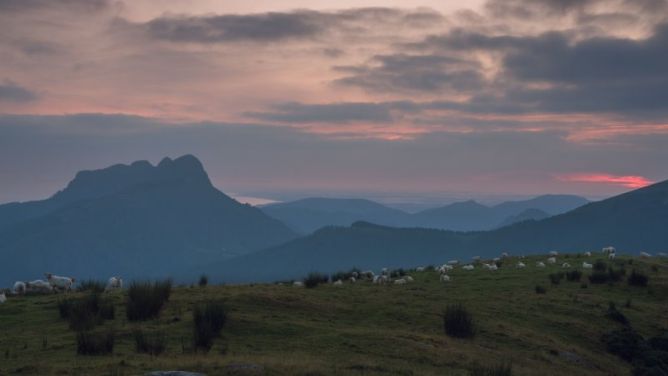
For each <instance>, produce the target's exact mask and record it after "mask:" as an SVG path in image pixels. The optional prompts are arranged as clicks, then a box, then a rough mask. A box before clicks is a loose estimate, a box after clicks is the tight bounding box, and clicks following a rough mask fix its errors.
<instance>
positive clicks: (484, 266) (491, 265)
mask: <svg viewBox="0 0 668 376" xmlns="http://www.w3.org/2000/svg"><path fill="white" fill-rule="evenodd" d="M482 267H483V268H485V269H487V270H498V269H499V267H498V266H496V264H482Z"/></svg>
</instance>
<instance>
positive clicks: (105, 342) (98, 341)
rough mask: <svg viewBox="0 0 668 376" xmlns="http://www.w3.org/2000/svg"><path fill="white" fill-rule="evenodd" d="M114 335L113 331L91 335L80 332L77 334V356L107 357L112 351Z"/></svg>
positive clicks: (87, 332) (86, 332) (90, 333)
mask: <svg viewBox="0 0 668 376" xmlns="http://www.w3.org/2000/svg"><path fill="white" fill-rule="evenodd" d="M115 340H116V335H115V333H114V332H113V331H107V332H105V333H92V332H89V331H80V332H78V333H77V354H79V355H107V354H111V353H112V352H113V351H114V342H115Z"/></svg>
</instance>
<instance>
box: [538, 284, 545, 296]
mask: <svg viewBox="0 0 668 376" xmlns="http://www.w3.org/2000/svg"><path fill="white" fill-rule="evenodd" d="M546 292H547V289H545V287H543V286H541V285H536V294H545V293H546Z"/></svg>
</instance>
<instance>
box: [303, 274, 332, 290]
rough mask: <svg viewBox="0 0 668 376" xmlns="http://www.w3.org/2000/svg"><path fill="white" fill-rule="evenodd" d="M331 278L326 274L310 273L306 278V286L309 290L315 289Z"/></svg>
mask: <svg viewBox="0 0 668 376" xmlns="http://www.w3.org/2000/svg"><path fill="white" fill-rule="evenodd" d="M327 281H329V278H328V277H327V275H325V274H320V273H309V275H308V276H306V278H304V286H306V287H307V288H314V287H316V286H318V285H319V284H321V283H327Z"/></svg>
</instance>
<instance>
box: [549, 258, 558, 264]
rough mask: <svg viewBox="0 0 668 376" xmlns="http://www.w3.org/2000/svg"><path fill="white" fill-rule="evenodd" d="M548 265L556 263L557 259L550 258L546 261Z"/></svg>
mask: <svg viewBox="0 0 668 376" xmlns="http://www.w3.org/2000/svg"><path fill="white" fill-rule="evenodd" d="M547 263H548V264H556V263H557V258H556V257H550V258H548V259H547Z"/></svg>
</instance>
